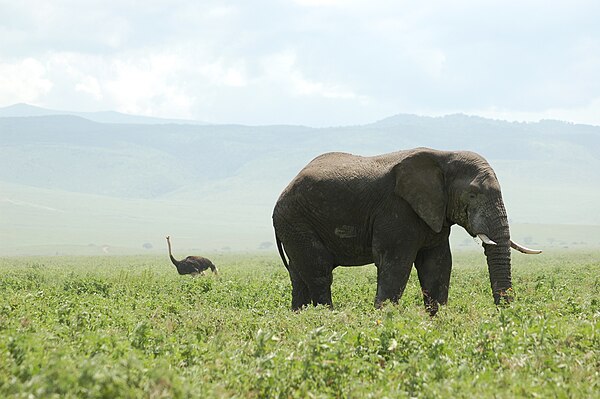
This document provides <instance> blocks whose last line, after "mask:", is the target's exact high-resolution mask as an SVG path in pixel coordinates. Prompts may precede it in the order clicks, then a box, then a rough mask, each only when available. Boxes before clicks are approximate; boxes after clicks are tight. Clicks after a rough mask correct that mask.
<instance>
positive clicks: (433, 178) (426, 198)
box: [394, 151, 447, 233]
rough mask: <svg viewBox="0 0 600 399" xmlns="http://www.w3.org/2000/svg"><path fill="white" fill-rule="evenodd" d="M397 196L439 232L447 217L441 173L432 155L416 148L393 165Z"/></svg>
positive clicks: (442, 175)
mask: <svg viewBox="0 0 600 399" xmlns="http://www.w3.org/2000/svg"><path fill="white" fill-rule="evenodd" d="M394 174H395V177H396V187H395V190H394V191H395V193H396V195H398V196H400V197H402V198H403V199H404V200H405V201H406V202H408V203H409V204H410V206H411V207H412V209H413V210H414V211H415V212H416V213H417V215H419V217H420V218H421V219H423V220H424V221H425V223H427V225H428V226H429V227H431V229H432V230H433V231H435V232H436V233H439V232H440V231H442V226H443V224H444V220H445V219H446V202H447V201H446V190H445V188H444V174H443V172H442V170H441V168H440V167H439V164H438V162H437V160H436V158H435V155H434V154H432V153H430V152H427V151H419V152H415V153H413V154H411V155H409V156H408V157H407V158H405V159H404V160H402V161H400V162H399V163H398V164H397V165H396V166H395V167H394Z"/></svg>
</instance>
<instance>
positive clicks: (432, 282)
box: [415, 240, 452, 316]
mask: <svg viewBox="0 0 600 399" xmlns="http://www.w3.org/2000/svg"><path fill="white" fill-rule="evenodd" d="M415 266H416V268H417V273H418V275H419V282H420V283H421V290H422V292H423V302H424V304H425V309H426V310H427V311H428V312H429V314H430V315H431V316H434V315H435V314H436V313H437V311H438V304H439V305H445V304H446V302H448V287H449V286H450V272H451V270H452V254H451V252H450V245H449V242H448V241H447V240H446V241H445V242H444V243H443V244H441V245H439V246H437V247H433V248H427V249H422V250H421V251H419V253H418V254H417V259H416V260H415Z"/></svg>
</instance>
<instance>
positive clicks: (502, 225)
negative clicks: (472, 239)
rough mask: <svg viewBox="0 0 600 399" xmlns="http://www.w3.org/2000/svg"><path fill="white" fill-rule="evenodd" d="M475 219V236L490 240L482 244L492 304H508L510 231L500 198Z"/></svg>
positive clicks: (483, 209)
mask: <svg viewBox="0 0 600 399" xmlns="http://www.w3.org/2000/svg"><path fill="white" fill-rule="evenodd" d="M486 205H487V206H484V207H483V208H482V212H478V215H477V217H475V220H474V222H475V223H474V224H475V225H476V227H475V226H474V227H475V230H476V231H475V234H479V233H483V234H485V235H486V236H488V237H489V238H490V239H491V242H490V243H484V244H483V247H484V252H485V256H486V258H487V264H488V271H489V273H490V283H491V285H492V293H493V295H494V303H496V304H497V305H498V304H500V303H501V302H502V301H505V302H510V301H511V300H512V297H511V296H510V291H511V288H512V279H511V262H510V245H511V241H510V230H509V227H508V217H507V216H506V210H505V208H504V203H503V202H502V199H501V198H497V199H495V200H493V201H490V202H489V203H488V204H486Z"/></svg>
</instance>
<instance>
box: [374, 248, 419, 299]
mask: <svg viewBox="0 0 600 399" xmlns="http://www.w3.org/2000/svg"><path fill="white" fill-rule="evenodd" d="M415 255H416V254H415V251H414V250H406V251H396V250H394V251H387V252H383V253H379V254H378V253H376V254H375V259H376V261H375V265H376V266H377V294H376V296H375V307H377V308H380V307H381V306H382V305H383V303H384V302H385V301H387V300H390V301H392V302H393V303H398V300H400V298H401V297H402V294H403V293H404V289H405V288H406V283H407V282H408V278H409V276H410V270H411V269H412V265H413V262H414V260H415Z"/></svg>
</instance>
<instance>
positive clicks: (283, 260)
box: [275, 236, 290, 270]
mask: <svg viewBox="0 0 600 399" xmlns="http://www.w3.org/2000/svg"><path fill="white" fill-rule="evenodd" d="M275 241H276V242H277V250H278V251H279V256H280V257H281V261H282V262H283V265H284V266H285V268H286V269H288V270H289V269H290V268H289V264H288V261H287V260H286V259H285V252H284V251H283V245H282V244H281V240H280V239H279V237H277V236H275Z"/></svg>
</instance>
